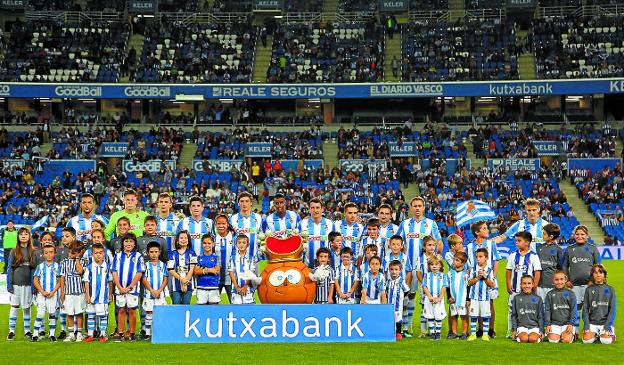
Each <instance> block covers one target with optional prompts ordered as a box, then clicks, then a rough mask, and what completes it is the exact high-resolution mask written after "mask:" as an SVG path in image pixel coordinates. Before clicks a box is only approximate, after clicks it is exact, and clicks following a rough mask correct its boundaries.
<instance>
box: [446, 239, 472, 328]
mask: <svg viewBox="0 0 624 365" xmlns="http://www.w3.org/2000/svg"><path fill="white" fill-rule="evenodd" d="M467 260H468V256H466V254H465V253H464V252H459V251H457V252H455V255H454V256H453V262H452V263H451V266H450V269H449V272H448V274H447V275H448V281H449V286H448V288H449V290H448V293H449V296H448V297H449V298H448V299H449V319H450V321H449V327H450V328H449V334H448V339H449V340H452V339H456V338H458V339H460V340H465V339H467V334H466V333H467V332H468V302H467V298H468V272H467V270H466V261H467ZM459 317H461V321H462V333H461V335H458V334H457V325H458V323H459V322H458V318H459Z"/></svg>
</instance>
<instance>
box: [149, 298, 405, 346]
mask: <svg viewBox="0 0 624 365" xmlns="http://www.w3.org/2000/svg"><path fill="white" fill-rule="evenodd" d="M394 330H395V324H394V308H393V306H392V305H389V304H379V305H314V304H300V305H296V304H295V305H275V304H261V305H214V306H204V305H167V306H156V307H154V322H153V336H152V343H161V344H162V343H216V342H394V341H395V333H394Z"/></svg>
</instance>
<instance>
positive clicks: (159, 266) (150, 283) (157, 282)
mask: <svg viewBox="0 0 624 365" xmlns="http://www.w3.org/2000/svg"><path fill="white" fill-rule="evenodd" d="M165 245H166V243H165ZM147 256H148V258H149V261H147V262H146V263H145V273H144V274H143V277H142V278H141V282H142V283H143V287H144V289H145V291H144V292H143V293H144V294H143V309H144V310H145V336H144V337H143V338H144V339H145V340H149V339H150V338H151V336H152V322H153V319H154V306H155V305H166V304H167V301H166V300H165V288H167V282H168V280H169V271H168V270H167V265H166V264H165V263H164V262H162V261H161V260H160V257H161V246H160V245H159V244H158V243H157V242H150V243H148V244H147Z"/></svg>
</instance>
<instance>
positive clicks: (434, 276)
mask: <svg viewBox="0 0 624 365" xmlns="http://www.w3.org/2000/svg"><path fill="white" fill-rule="evenodd" d="M427 266H428V269H429V270H428V272H427V273H426V274H425V276H424V277H423V283H422V289H423V292H424V295H425V298H424V304H423V313H424V317H425V318H426V319H427V323H428V325H429V334H430V335H431V337H430V338H431V339H432V340H440V339H441V338H442V336H441V332H442V320H443V319H444V318H446V308H445V305H444V295H445V293H446V288H448V277H447V276H446V275H444V273H443V272H442V267H443V266H442V259H440V258H439V257H437V256H432V257H429V258H428V259H427Z"/></svg>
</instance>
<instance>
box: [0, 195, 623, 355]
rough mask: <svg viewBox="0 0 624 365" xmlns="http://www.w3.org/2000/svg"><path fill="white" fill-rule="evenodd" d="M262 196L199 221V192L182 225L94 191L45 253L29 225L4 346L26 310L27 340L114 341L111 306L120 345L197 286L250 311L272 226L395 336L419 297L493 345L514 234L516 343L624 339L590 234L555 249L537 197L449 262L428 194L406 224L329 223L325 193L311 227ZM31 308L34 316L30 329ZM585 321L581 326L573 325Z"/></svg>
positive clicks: (436, 331)
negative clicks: (503, 227) (112, 204)
mask: <svg viewBox="0 0 624 365" xmlns="http://www.w3.org/2000/svg"><path fill="white" fill-rule="evenodd" d="M252 199H253V198H252V196H251V194H249V193H246V192H244V193H241V194H240V195H239V197H238V204H239V208H240V211H239V213H236V214H233V215H232V216H230V217H228V216H226V215H217V216H216V218H215V220H214V221H213V220H211V219H209V218H206V217H204V216H203V210H204V205H203V202H202V200H201V199H200V198H198V197H193V198H191V199H190V201H189V212H190V216H189V217H186V218H183V219H179V218H178V217H177V216H176V215H174V214H173V212H172V207H173V200H172V197H171V196H170V195H169V194H166V193H163V194H161V195H160V196H159V199H158V207H157V211H158V214H155V215H148V214H147V213H146V212H144V211H141V210H139V209H138V208H137V203H138V201H137V194H136V193H135V192H134V191H132V190H128V191H126V193H125V194H124V209H123V210H120V211H117V212H115V213H113V214H112V215H111V217H110V220H107V219H105V218H104V217H102V216H100V215H97V214H95V213H94V212H95V199H94V197H93V196H92V195H90V194H84V195H83V196H82V197H81V202H80V207H81V214H79V215H77V216H76V217H74V218H72V219H71V220H70V221H69V223H68V225H67V227H65V228H63V230H62V234H61V242H60V245H58V246H56V245H55V242H54V236H53V234H52V233H49V232H46V233H44V234H43V235H42V236H41V238H40V242H39V243H40V244H39V246H40V248H37V249H35V247H34V246H33V242H32V237H31V233H30V230H28V229H27V228H20V229H19V231H17V245H16V247H15V248H14V249H10V248H7V247H6V246H5V250H10V254H9V255H8V256H9V260H8V264H7V267H8V278H7V283H8V287H9V292H10V293H11V295H10V302H11V307H10V312H9V334H8V336H7V340H14V339H15V337H16V335H15V329H16V323H17V317H18V314H19V308H20V307H21V309H22V315H23V322H24V332H25V337H26V338H27V339H29V340H32V341H38V340H41V339H43V338H44V337H45V336H46V333H45V326H44V318H45V315H46V314H47V318H48V325H49V333H48V338H49V340H51V341H56V340H57V337H56V324H57V320H58V322H59V323H60V327H61V328H60V330H61V331H60V334H59V336H58V339H59V340H64V341H65V342H70V341H84V342H91V341H94V340H98V339H99V341H100V342H106V341H108V337H107V329H108V316H109V314H108V308H109V304H110V303H114V306H115V324H116V328H115V330H114V331H113V334H112V337H113V339H114V340H115V341H117V342H121V341H124V340H128V341H134V340H136V336H135V331H136V325H137V319H136V316H137V313H136V312H137V310H139V312H140V314H139V317H140V323H141V324H140V326H141V328H140V334H141V337H142V338H143V339H150V336H151V324H152V320H153V308H154V306H155V305H166V304H167V302H166V299H165V298H166V296H170V298H171V302H172V303H173V304H174V305H176V304H190V302H191V296H192V293H193V292H195V293H196V299H197V300H196V302H197V304H218V303H219V302H220V301H221V295H220V294H221V293H222V292H223V291H225V293H227V297H228V300H229V302H230V303H232V304H252V303H254V302H255V299H254V290H255V287H256V285H257V283H258V282H259V278H258V261H259V259H260V258H262V252H261V251H260V250H259V244H260V241H261V239H262V238H263V236H264V232H266V233H267V234H271V235H274V236H277V237H286V236H288V235H291V234H293V233H294V234H300V235H301V236H302V237H303V238H304V254H303V257H302V260H304V261H305V262H306V264H307V265H308V266H309V267H310V268H311V269H312V270H313V274H311V275H310V277H311V279H312V280H314V281H316V284H317V290H316V297H315V300H314V302H315V303H318V304H332V303H337V304H357V303H360V304H378V303H390V304H392V305H394V309H395V322H396V323H395V324H389V325H394V326H395V327H396V337H397V339H398V340H400V339H402V338H403V337H412V333H411V328H412V322H413V315H414V311H415V305H416V300H417V299H418V302H419V304H420V305H421V308H422V311H421V312H422V314H421V319H420V336H421V337H426V336H429V338H431V339H432V340H439V339H441V328H442V321H443V319H445V318H446V317H447V315H448V316H449V320H448V322H449V333H448V336H447V338H448V339H465V340H468V341H473V340H476V339H477V338H478V337H481V339H482V340H486V341H488V340H490V338H492V337H495V336H496V333H495V332H494V330H493V328H494V321H495V318H496V317H495V311H494V305H493V303H494V300H496V299H497V297H498V290H499V285H498V283H499V278H498V277H497V273H498V261H499V260H500V259H501V257H500V255H499V253H498V250H497V246H496V245H497V243H500V242H502V241H504V240H506V239H507V238H514V239H515V242H516V246H517V250H516V251H515V252H512V253H511V255H510V256H509V258H508V262H507V266H506V277H505V278H504V279H502V278H501V280H504V282H505V286H506V290H507V292H508V293H509V302H508V304H509V312H508V337H510V338H513V339H515V340H517V341H518V342H540V341H541V340H542V339H543V338H544V337H547V338H548V340H549V341H551V342H560V341H561V342H572V341H574V339H575V338H576V337H577V336H578V337H579V338H581V339H582V341H583V342H584V343H593V342H595V341H596V340H599V341H600V342H601V343H603V344H610V343H612V342H613V341H614V340H615V330H614V327H613V323H614V320H615V314H616V306H615V303H616V300H615V291H614V289H613V287H611V286H610V285H608V284H607V271H606V269H605V268H604V266H602V265H601V264H600V257H599V254H598V250H597V249H596V247H595V246H594V245H592V244H590V243H588V238H589V234H588V230H587V227H585V226H578V227H576V228H575V229H574V232H573V233H574V241H575V243H574V244H572V245H570V246H568V247H567V248H566V249H565V250H564V249H562V248H561V247H560V246H559V245H557V244H556V243H555V242H556V240H557V238H558V237H559V234H560V230H559V226H558V225H556V224H551V223H549V222H547V221H545V220H544V219H542V218H540V214H539V212H540V208H539V202H538V201H537V200H534V199H527V200H526V201H525V213H526V214H525V215H526V218H525V219H522V220H519V221H518V222H516V223H515V224H513V225H512V226H511V227H510V228H509V229H508V230H507V231H506V232H505V233H504V234H502V235H500V236H497V237H494V238H489V235H490V232H489V229H488V226H487V223H486V222H485V221H478V222H475V223H473V224H472V225H471V226H470V230H471V231H472V233H473V235H474V237H475V239H474V241H472V242H470V243H468V244H466V245H464V240H463V238H462V236H460V235H458V234H451V235H450V236H449V237H448V238H447V240H448V246H449V250H448V252H446V254H445V255H444V257H442V256H441V253H442V249H443V244H442V239H441V236H440V233H439V230H438V227H437V224H436V222H435V221H434V220H431V219H429V218H426V217H425V216H424V214H425V200H424V199H423V198H422V197H415V198H413V199H412V200H411V202H410V207H411V213H412V217H411V218H408V219H406V220H405V221H403V222H401V223H400V224H399V225H396V224H393V223H392V222H391V216H392V207H391V206H390V205H386V204H383V205H381V206H380V207H379V208H378V210H377V217H375V218H371V219H369V220H368V221H366V223H365V225H363V224H361V223H359V220H360V219H359V217H358V207H357V206H356V205H355V204H353V203H347V204H345V206H344V219H343V220H339V221H335V222H334V221H331V220H329V219H327V218H325V217H324V215H323V213H324V212H323V204H322V201H321V200H319V199H316V198H315V199H311V200H310V202H309V211H310V216H309V217H306V218H304V219H300V217H299V216H298V215H297V214H296V213H294V212H291V211H288V210H286V199H285V197H284V196H283V195H281V194H277V195H276V196H275V197H274V199H273V206H274V209H275V212H274V213H272V214H270V215H268V216H267V217H266V219H263V218H262V216H261V215H260V214H258V213H254V212H252V210H251V208H252ZM445 263H446V266H447V270H444V266H445V265H444V264H445ZM444 271H446V272H444ZM446 301H448V307H447V305H446V304H445V302H446ZM33 302H34V305H35V306H36V320H35V324H34V329H33V330H31V323H30V318H31V306H32V305H33ZM447 308H448V310H447ZM579 313H582V317H583V328H582V329H578V328H577V327H578V326H579V324H580V321H579ZM85 314H86V329H87V330H86V334H83V329H84V318H83V317H84V316H85ZM459 319H461V328H460V327H459ZM468 324H470V328H468ZM126 327H127V328H126ZM427 332H428V334H427Z"/></svg>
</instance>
